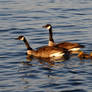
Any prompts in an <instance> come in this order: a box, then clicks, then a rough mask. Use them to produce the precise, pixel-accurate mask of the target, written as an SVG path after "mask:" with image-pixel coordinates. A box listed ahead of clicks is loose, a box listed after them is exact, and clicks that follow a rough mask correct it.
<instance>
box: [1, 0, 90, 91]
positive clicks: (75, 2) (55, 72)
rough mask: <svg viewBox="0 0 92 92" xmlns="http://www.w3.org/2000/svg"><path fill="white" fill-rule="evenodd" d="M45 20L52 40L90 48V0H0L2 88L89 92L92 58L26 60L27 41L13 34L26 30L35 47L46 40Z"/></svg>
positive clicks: (5, 89)
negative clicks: (52, 36)
mask: <svg viewBox="0 0 92 92" xmlns="http://www.w3.org/2000/svg"><path fill="white" fill-rule="evenodd" d="M47 23H50V24H52V26H53V32H54V39H55V42H57V43H58V42H60V41H72V42H77V43H80V44H83V45H85V46H86V48H84V49H82V50H83V51H85V52H87V53H90V52H91V51H92V48H91V47H92V40H91V39H92V31H91V30H92V1H91V0H0V92H92V60H80V59H79V58H77V57H76V56H75V57H71V58H70V59H69V60H66V61H64V62H59V63H56V64H55V65H53V66H51V65H49V64H48V63H47V62H44V61H43V60H38V59H35V58H34V59H32V60H30V63H26V62H29V61H28V59H27V58H26V48H25V45H24V43H23V42H22V41H17V40H15V39H14V38H16V37H18V36H19V35H24V36H25V37H26V38H27V39H28V41H29V43H30V45H31V46H32V47H33V48H34V49H36V48H38V47H40V46H43V45H47V44H48V31H47V30H46V29H43V28H42V26H43V25H45V24H47ZM23 62H25V63H23Z"/></svg>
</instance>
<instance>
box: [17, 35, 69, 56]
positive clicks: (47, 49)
mask: <svg viewBox="0 0 92 92" xmlns="http://www.w3.org/2000/svg"><path fill="white" fill-rule="evenodd" d="M17 39H18V40H22V41H24V43H25V46H26V48H27V54H28V55H29V56H31V55H32V56H34V57H38V58H62V57H65V56H68V54H69V53H67V50H66V49H64V48H56V47H52V46H43V47H40V48H38V49H37V50H34V49H32V48H31V47H30V45H29V43H28V41H27V40H26V38H25V37H24V36H19V37H18V38H17Z"/></svg>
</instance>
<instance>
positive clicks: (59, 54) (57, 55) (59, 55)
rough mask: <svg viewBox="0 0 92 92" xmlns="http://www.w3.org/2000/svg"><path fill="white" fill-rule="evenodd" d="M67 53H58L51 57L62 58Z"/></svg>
mask: <svg viewBox="0 0 92 92" xmlns="http://www.w3.org/2000/svg"><path fill="white" fill-rule="evenodd" d="M64 54H65V53H61V52H57V53H54V54H51V55H50V57H62V56H63V55H64Z"/></svg>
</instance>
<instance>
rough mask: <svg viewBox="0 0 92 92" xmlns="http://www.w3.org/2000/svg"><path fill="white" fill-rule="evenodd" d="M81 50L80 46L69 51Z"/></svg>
mask: <svg viewBox="0 0 92 92" xmlns="http://www.w3.org/2000/svg"><path fill="white" fill-rule="evenodd" d="M78 50H80V48H73V49H70V50H69V51H78Z"/></svg>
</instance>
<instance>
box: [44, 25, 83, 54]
mask: <svg viewBox="0 0 92 92" xmlns="http://www.w3.org/2000/svg"><path fill="white" fill-rule="evenodd" d="M43 28H46V29H48V30H49V42H48V46H54V47H59V48H65V49H67V50H68V51H71V52H72V53H76V52H77V51H79V50H80V48H84V45H80V44H78V43H72V42H61V43H58V44H56V43H55V42H54V40H53V33H52V26H51V25H50V24H47V25H45V26H43Z"/></svg>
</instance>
